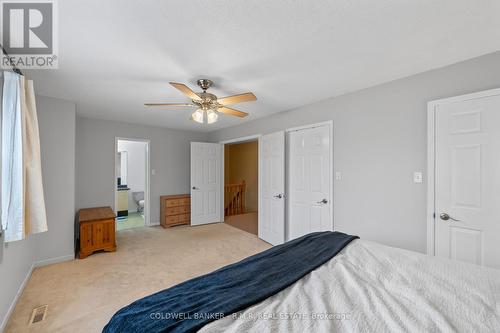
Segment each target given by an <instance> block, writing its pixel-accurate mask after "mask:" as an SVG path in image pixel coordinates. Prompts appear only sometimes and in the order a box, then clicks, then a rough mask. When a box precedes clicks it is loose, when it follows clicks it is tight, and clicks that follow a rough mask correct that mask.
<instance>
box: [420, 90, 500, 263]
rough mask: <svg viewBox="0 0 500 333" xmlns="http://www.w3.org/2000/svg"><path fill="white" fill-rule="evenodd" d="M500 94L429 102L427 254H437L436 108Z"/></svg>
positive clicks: (496, 92) (499, 91) (499, 93)
mask: <svg viewBox="0 0 500 333" xmlns="http://www.w3.org/2000/svg"><path fill="white" fill-rule="evenodd" d="M497 95H500V88H497V89H490V90H484V91H480V92H475V93H472V94H465V95H459V96H453V97H449V98H443V99H438V100H434V101H430V102H429V103H427V254H428V255H435V223H436V219H435V205H436V183H435V173H436V110H437V107H438V106H440V105H445V104H450V103H456V102H463V101H468V100H472V99H478V98H484V97H490V96H497Z"/></svg>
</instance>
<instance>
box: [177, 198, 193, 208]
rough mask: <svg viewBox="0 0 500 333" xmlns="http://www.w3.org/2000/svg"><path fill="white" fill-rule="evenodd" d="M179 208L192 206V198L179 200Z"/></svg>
mask: <svg viewBox="0 0 500 333" xmlns="http://www.w3.org/2000/svg"><path fill="white" fill-rule="evenodd" d="M179 206H191V199H190V198H182V199H179Z"/></svg>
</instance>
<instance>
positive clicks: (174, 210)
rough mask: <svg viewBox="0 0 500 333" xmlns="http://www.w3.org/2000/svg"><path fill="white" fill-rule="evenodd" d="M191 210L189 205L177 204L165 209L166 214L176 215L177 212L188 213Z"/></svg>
mask: <svg viewBox="0 0 500 333" xmlns="http://www.w3.org/2000/svg"><path fill="white" fill-rule="evenodd" d="M190 211H191V207H189V206H177V207H168V208H167V211H166V215H167V216H170V215H178V214H184V213H189V212H190Z"/></svg>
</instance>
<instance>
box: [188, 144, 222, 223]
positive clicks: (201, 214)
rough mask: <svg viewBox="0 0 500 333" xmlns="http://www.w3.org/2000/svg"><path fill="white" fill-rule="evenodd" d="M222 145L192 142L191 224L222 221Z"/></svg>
mask: <svg viewBox="0 0 500 333" xmlns="http://www.w3.org/2000/svg"><path fill="white" fill-rule="evenodd" d="M220 161H221V146H220V145H219V144H217V143H202V142H191V224H192V225H198V224H206V223H214V222H220V221H221V216H220V211H221V210H220V209H221V205H220V188H221V181H220V178H221V177H220V175H221V166H220Z"/></svg>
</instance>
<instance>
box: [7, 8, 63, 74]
mask: <svg viewBox="0 0 500 333" xmlns="http://www.w3.org/2000/svg"><path fill="white" fill-rule="evenodd" d="M0 4H1V6H0V8H1V18H2V24H1V26H0V28H1V40H2V51H3V53H2V60H1V62H0V66H1V67H2V68H11V67H13V66H15V67H17V68H20V69H56V68H57V67H58V54H57V52H58V43H57V42H58V40H57V10H56V9H57V7H56V4H57V3H56V1H55V0H40V1H31V2H23V1H12V0H11V1H9V0H0Z"/></svg>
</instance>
